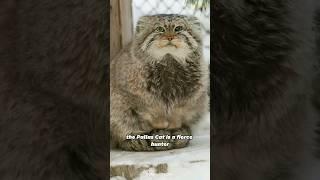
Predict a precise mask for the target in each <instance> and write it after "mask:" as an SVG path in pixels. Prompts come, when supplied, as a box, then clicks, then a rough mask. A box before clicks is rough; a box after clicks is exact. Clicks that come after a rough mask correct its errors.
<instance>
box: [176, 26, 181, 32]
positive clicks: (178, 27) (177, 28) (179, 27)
mask: <svg viewBox="0 0 320 180" xmlns="http://www.w3.org/2000/svg"><path fill="white" fill-rule="evenodd" d="M182 29H183V27H182V26H177V27H176V28H174V31H175V32H180V31H182Z"/></svg>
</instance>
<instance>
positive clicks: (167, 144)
mask: <svg viewBox="0 0 320 180" xmlns="http://www.w3.org/2000/svg"><path fill="white" fill-rule="evenodd" d="M132 136H133V137H135V138H134V139H126V140H125V141H123V142H121V143H120V148H121V149H123V150H127V151H165V150H170V149H179V148H184V147H186V146H187V145H188V144H189V142H190V139H189V138H183V137H185V136H191V130H190V128H189V127H182V128H177V129H154V130H152V131H151V132H149V133H145V134H134V135H133V134H132Z"/></svg>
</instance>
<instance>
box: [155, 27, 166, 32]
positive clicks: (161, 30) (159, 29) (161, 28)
mask: <svg viewBox="0 0 320 180" xmlns="http://www.w3.org/2000/svg"><path fill="white" fill-rule="evenodd" d="M156 31H157V32H164V31H165V29H164V28H163V27H161V26H158V27H157V28H156Z"/></svg>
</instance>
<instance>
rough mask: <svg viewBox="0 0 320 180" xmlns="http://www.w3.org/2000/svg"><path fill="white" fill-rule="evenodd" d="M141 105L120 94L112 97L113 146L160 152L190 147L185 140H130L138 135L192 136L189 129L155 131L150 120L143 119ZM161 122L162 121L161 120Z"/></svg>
mask: <svg viewBox="0 0 320 180" xmlns="http://www.w3.org/2000/svg"><path fill="white" fill-rule="evenodd" d="M138 107H139V103H138V102H134V103H133V102H132V100H131V101H129V100H128V99H126V98H125V97H124V96H122V95H120V94H116V93H113V94H112V95H111V109H110V112H111V121H110V123H111V124H110V126H111V142H112V143H113V146H116V147H119V148H121V149H123V150H128V151H160V150H169V149H174V148H182V147H185V146H187V145H188V142H189V140H188V139H187V140H184V139H178V140H177V139H161V140H160V139H153V140H151V139H137V138H135V139H130V137H129V135H131V137H136V136H137V135H149V136H154V137H155V136H156V135H169V136H172V135H179V134H180V135H191V131H190V129H189V128H188V127H181V128H177V129H166V130H163V129H162V130H160V129H155V128H154V127H153V124H152V123H150V120H146V119H143V118H145V117H147V116H146V115H144V116H141V112H139V110H138V109H139V108H138ZM159 121H160V119H159ZM159 142H163V143H167V144H166V145H167V146H151V143H159Z"/></svg>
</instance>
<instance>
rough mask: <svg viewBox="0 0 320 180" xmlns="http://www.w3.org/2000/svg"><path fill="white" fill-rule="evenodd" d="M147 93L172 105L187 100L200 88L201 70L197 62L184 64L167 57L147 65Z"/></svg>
mask: <svg viewBox="0 0 320 180" xmlns="http://www.w3.org/2000/svg"><path fill="white" fill-rule="evenodd" d="M145 80H146V85H147V87H146V88H147V91H148V92H150V93H151V94H153V95H155V96H156V97H157V98H159V99H161V100H162V101H163V102H164V103H166V104H170V103H172V102H177V101H179V100H183V99H187V98H190V97H192V95H193V94H194V93H195V92H196V91H197V90H198V89H199V88H200V86H201V83H200V80H201V70H200V64H199V62H196V61H191V60H186V62H185V63H184V64H181V63H179V62H177V61H176V60H175V59H174V58H173V57H172V56H170V55H167V56H166V57H165V58H164V59H163V60H162V61H160V62H156V63H150V64H147V65H146V76H145Z"/></svg>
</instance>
